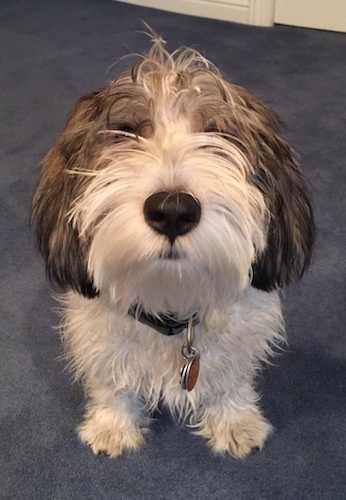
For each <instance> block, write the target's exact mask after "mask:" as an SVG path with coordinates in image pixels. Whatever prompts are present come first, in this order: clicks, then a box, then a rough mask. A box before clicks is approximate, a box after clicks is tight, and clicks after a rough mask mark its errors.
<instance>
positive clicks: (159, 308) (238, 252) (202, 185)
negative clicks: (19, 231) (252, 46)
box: [33, 40, 313, 457]
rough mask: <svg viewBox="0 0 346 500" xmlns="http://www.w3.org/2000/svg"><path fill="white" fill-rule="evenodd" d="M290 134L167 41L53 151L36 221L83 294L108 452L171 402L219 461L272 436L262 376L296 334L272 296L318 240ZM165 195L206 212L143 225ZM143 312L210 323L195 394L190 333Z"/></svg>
mask: <svg viewBox="0 0 346 500" xmlns="http://www.w3.org/2000/svg"><path fill="white" fill-rule="evenodd" d="M276 127H277V124H276V118H275V115H274V114H273V113H272V112H271V111H270V110H268V109H267V108H265V107H264V106H263V105H262V104H260V103H259V102H258V101H256V100H255V99H254V98H253V97H251V96H250V95H249V94H247V93H246V92H245V91H244V90H242V89H239V88H237V87H234V86H232V85H230V84H228V83H226V82H225V81H224V80H222V78H221V76H220V74H219V73H218V71H217V70H216V69H215V68H214V67H213V66H212V65H211V64H210V63H209V62H208V61H206V60H205V59H204V58H203V57H202V56H201V55H200V54H198V53H196V52H195V51H193V50H183V51H180V52H177V53H174V54H172V55H171V54H169V53H168V52H166V51H165V50H164V48H163V42H162V41H161V40H156V41H154V45H153V48H152V50H151V51H150V53H149V55H148V57H146V58H145V57H144V58H143V59H142V60H141V61H140V62H139V63H138V64H137V65H135V66H134V67H133V69H132V71H131V72H128V73H124V74H122V75H120V77H119V78H117V79H116V80H115V81H114V82H112V83H111V84H110V85H109V86H108V87H107V88H105V89H101V90H100V91H99V92H97V93H95V94H91V95H89V96H86V97H84V98H83V99H81V100H80V101H79V102H78V103H77V104H76V106H75V107H74V108H73V110H72V113H71V115H70V119H69V121H68V123H67V126H66V128H65V129H64V131H63V133H62V135H61V137H60V138H59V140H58V141H57V144H56V146H55V147H54V148H52V150H51V151H50V152H49V153H48V155H47V156H46V158H45V160H44V162H43V174H42V179H41V183H40V185H39V188H38V190H37V194H36V196H35V198H34V202H33V215H34V218H35V219H36V221H37V225H38V242H39V246H40V249H41V251H42V253H43V254H44V256H45V258H46V262H47V269H48V271H49V273H50V274H51V276H52V277H53V278H55V279H56V280H57V282H58V283H60V284H62V285H64V286H66V287H70V288H71V289H72V290H76V291H69V292H67V293H66V294H65V295H64V296H62V297H61V299H60V300H61V302H62V303H63V306H64V312H63V322H62V323H63V324H62V336H63V340H64V342H65V345H66V353H67V356H68V358H69V360H70V363H71V366H72V367H73V369H74V372H75V376H76V378H77V379H81V380H82V381H83V383H84V386H85V389H86V395H87V398H88V407H87V411H86V416H85V420H84V422H83V423H82V424H81V426H80V427H79V435H80V438H81V440H82V441H83V442H85V443H87V444H89V445H90V446H91V448H92V449H93V451H94V452H95V453H98V452H106V453H107V454H109V455H110V456H112V457H113V456H116V455H119V454H120V453H122V452H123V451H125V450H136V449H138V447H139V446H140V445H141V444H142V443H143V441H144V434H145V432H146V431H147V428H148V424H149V421H150V416H151V414H152V412H153V411H154V410H155V409H156V408H157V407H158V406H159V404H160V403H162V404H164V405H166V406H167V407H168V408H169V409H170V410H171V411H172V413H173V414H176V415H177V416H178V418H180V419H182V420H184V421H187V422H188V424H189V425H190V426H191V427H192V429H193V430H194V432H195V433H197V434H199V435H202V436H204V437H205V438H206V439H207V440H208V443H209V445H210V446H211V448H212V449H213V450H214V451H215V452H218V453H222V452H228V453H231V454H233V455H234V456H236V457H244V456H246V455H247V454H248V453H249V452H250V451H251V449H253V448H256V447H259V448H261V447H262V445H263V443H264V441H265V439H266V437H267V436H268V434H269V433H270V430H271V427H270V425H269V424H268V422H267V421H266V420H265V418H264V417H263V416H262V415H261V413H260V411H259V408H258V406H257V400H258V396H257V394H256V392H255V389H254V382H255V376H256V372H257V370H258V369H259V367H260V365H261V363H262V362H264V361H265V360H266V359H267V358H268V356H269V355H270V354H271V352H272V349H273V347H274V346H275V345H277V344H278V343H280V341H282V339H283V334H284V326H283V319H282V314H281V307H280V299H279V295H278V292H277V291H271V292H267V291H261V290H260V289H263V290H276V288H278V287H279V286H281V284H282V283H283V284H285V283H288V282H289V281H290V279H291V277H292V279H294V278H296V277H300V276H301V274H302V272H303V270H304V267H306V266H307V265H308V263H309V259H310V246H311V243H312V236H313V235H312V232H313V231H312V227H313V221H312V213H311V210H310V205H309V203H308V200H307V198H306V196H305V190H304V184H303V181H302V178H301V175H300V171H299V169H298V166H297V165H296V163H295V162H294V161H293V159H292V158H291V156H290V153H289V148H288V146H287V145H286V143H285V142H284V141H283V140H282V139H281V138H280V137H279V135H278V134H277V131H276ZM162 191H164V192H167V193H177V192H178V193H185V194H188V195H190V197H189V199H191V197H192V198H194V199H195V200H197V202H198V207H200V210H201V217H200V219H199V217H198V221H197V223H196V224H195V225H194V226H193V227H189V231H186V232H184V231H182V232H179V234H176V235H175V239H174V241H173V242H172V241H171V240H172V238H168V237H167V235H165V234H161V233H160V231H157V230H155V227H154V228H153V225H152V224H150V223H148V221H147V219H146V218H145V213H144V206H145V203H146V201H147V200H148V199H150V197H151V196H152V195H153V194H155V193H156V194H157V193H158V192H162ZM288 191H290V192H288ZM291 195H292V196H291ZM151 222H152V221H151ZM156 229H157V228H156ZM171 245H174V256H175V258H174V259H173V258H167V256H168V252H169V251H172V248H171ZM267 250H269V251H268V252H267ZM256 265H258V266H259V270H258V269H257V272H258V273H259V277H258V276H257V285H256V283H255V280H252V278H253V277H255V275H256ZM252 272H253V273H254V275H253V276H252ZM267 274H268V276H266V275H267ZM267 278H268V279H267ZM263 279H264V282H263ZM88 280H89V281H88ZM85 282H87V284H85ZM251 283H254V285H255V286H257V287H258V288H260V289H257V288H254V287H252V286H251ZM258 283H259V284H258ZM82 293H84V294H85V295H86V296H90V297H92V298H85V297H84V296H83V295H82ZM135 304H139V305H140V307H141V308H142V309H143V310H145V311H146V312H147V313H149V314H151V315H153V316H160V315H162V314H163V313H165V312H167V311H169V312H174V313H175V314H176V315H177V316H178V318H180V319H182V318H184V319H186V318H189V317H192V315H194V314H195V313H197V314H198V315H199V318H200V323H199V324H198V325H197V326H196V327H195V341H194V345H195V347H196V348H197V349H198V350H199V352H200V373H199V377H198V380H197V383H196V386H195V388H194V389H193V390H192V391H190V392H188V391H185V390H183V389H182V387H181V385H180V368H181V366H182V364H183V361H184V360H183V356H182V352H181V349H182V346H183V344H184V341H185V339H184V336H185V334H186V332H183V333H180V334H178V335H175V336H170V337H168V336H164V335H161V334H160V333H158V332H157V331H155V330H154V329H152V328H150V327H149V326H144V325H143V324H142V323H140V322H138V321H137V320H135V319H134V318H132V317H130V315H129V314H128V310H129V308H130V307H131V306H133V305H135Z"/></svg>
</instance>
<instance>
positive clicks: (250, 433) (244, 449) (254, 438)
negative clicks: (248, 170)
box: [195, 410, 272, 458]
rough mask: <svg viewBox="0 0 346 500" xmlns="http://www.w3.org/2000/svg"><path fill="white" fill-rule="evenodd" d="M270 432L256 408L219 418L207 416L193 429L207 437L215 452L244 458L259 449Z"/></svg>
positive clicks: (269, 427)
mask: <svg viewBox="0 0 346 500" xmlns="http://www.w3.org/2000/svg"><path fill="white" fill-rule="evenodd" d="M271 432H272V427H271V425H270V424H269V422H267V420H266V419H265V418H264V417H263V416H262V415H261V413H260V412H259V411H258V410H246V411H242V412H239V413H236V414H233V415H232V416H228V417H221V418H217V417H216V416H215V415H214V416H213V417H210V416H209V417H208V418H206V419H204V421H203V424H202V423H200V424H199V425H198V430H197V431H195V433H196V434H198V435H200V436H203V437H205V438H207V440H208V445H209V446H210V447H211V449H212V450H213V451H214V452H215V453H229V454H230V455H233V456H234V457H235V458H245V457H246V456H247V455H249V453H251V451H252V450H253V449H261V448H262V447H263V445H264V442H265V440H266V439H267V437H268V435H269V434H270V433H271Z"/></svg>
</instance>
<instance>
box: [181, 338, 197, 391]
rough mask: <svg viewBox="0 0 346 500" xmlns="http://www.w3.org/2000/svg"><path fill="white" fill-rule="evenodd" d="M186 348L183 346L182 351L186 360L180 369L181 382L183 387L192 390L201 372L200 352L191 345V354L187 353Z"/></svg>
mask: <svg viewBox="0 0 346 500" xmlns="http://www.w3.org/2000/svg"><path fill="white" fill-rule="evenodd" d="M184 350H185V349H184V348H183V351H182V352H183V356H184V358H185V359H186V362H185V363H184V365H183V367H182V368H181V370H180V377H181V378H180V384H181V387H182V389H184V390H186V391H192V389H193V388H194V387H195V385H196V382H197V378H198V374H199V352H198V351H197V349H195V348H194V347H191V348H190V351H191V352H190V354H188V355H185V354H184Z"/></svg>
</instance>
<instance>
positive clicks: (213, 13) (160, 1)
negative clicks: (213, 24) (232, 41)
mask: <svg viewBox="0 0 346 500" xmlns="http://www.w3.org/2000/svg"><path fill="white" fill-rule="evenodd" d="M117 1H120V2H124V3H130V4H134V5H140V6H142V7H152V8H155V9H161V10H167V11H170V12H178V13H180V14H188V15H193V16H199V17H208V18H210V19H219V20H222V21H232V22H236V23H242V24H252V25H256V26H273V23H274V6H275V0H117Z"/></svg>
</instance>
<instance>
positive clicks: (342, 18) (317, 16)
mask: <svg viewBox="0 0 346 500" xmlns="http://www.w3.org/2000/svg"><path fill="white" fill-rule="evenodd" d="M274 22H275V23H277V24H289V25H292V26H302V27H306V28H317V29H322V30H331V31H343V32H346V0H276V2H275V14H274Z"/></svg>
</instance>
